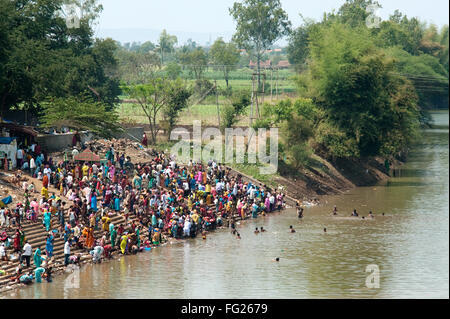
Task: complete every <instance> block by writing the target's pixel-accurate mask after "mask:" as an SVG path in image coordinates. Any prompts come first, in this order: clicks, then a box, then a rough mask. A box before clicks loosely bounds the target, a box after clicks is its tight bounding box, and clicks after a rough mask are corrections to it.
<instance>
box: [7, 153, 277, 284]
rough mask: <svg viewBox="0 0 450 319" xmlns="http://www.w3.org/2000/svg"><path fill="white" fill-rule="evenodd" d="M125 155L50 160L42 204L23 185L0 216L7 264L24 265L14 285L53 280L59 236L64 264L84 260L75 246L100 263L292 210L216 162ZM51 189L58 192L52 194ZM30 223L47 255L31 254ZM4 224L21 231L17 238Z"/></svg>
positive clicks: (159, 155) (45, 169) (44, 170)
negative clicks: (134, 159) (19, 198)
mask: <svg viewBox="0 0 450 319" xmlns="http://www.w3.org/2000/svg"><path fill="white" fill-rule="evenodd" d="M126 158H127V156H126V154H123V153H122V154H119V153H118V152H116V151H115V149H114V145H112V147H111V148H110V149H109V150H108V152H107V154H106V161H104V162H102V163H101V164H99V163H88V162H85V163H76V162H73V161H69V160H68V159H67V158H64V160H62V161H60V162H58V163H54V162H53V161H52V160H51V159H48V160H47V159H46V158H45V157H44V160H43V162H42V165H41V166H40V168H41V169H42V172H41V171H40V170H39V171H38V172H36V173H37V174H36V175H37V176H43V177H42V188H41V192H40V199H39V200H38V197H39V196H38V194H37V193H35V190H30V188H29V185H30V184H29V183H28V182H26V181H24V182H23V183H22V187H23V191H24V194H25V198H26V200H25V203H17V204H16V208H15V209H13V210H10V209H8V208H2V209H1V211H0V217H1V216H3V217H2V221H3V218H4V219H5V222H4V223H2V230H3V231H2V241H3V243H2V245H4V246H2V247H3V249H0V254H1V256H0V257H1V258H2V259H3V260H5V261H8V260H9V257H10V256H8V249H10V248H12V249H13V254H14V255H18V256H19V257H18V258H17V256H15V257H16V258H15V260H16V261H18V266H17V268H16V273H15V276H13V277H12V278H11V280H12V281H13V282H22V283H31V282H32V281H33V280H35V281H36V282H40V281H41V277H44V278H47V280H51V273H52V266H53V262H54V258H53V257H54V256H53V249H54V241H55V238H60V239H62V240H64V265H65V266H67V265H69V264H73V263H79V262H80V253H78V254H73V253H72V254H71V247H72V248H73V247H75V248H76V250H77V251H83V252H85V253H86V252H89V253H90V254H91V255H92V261H93V262H101V260H102V259H103V258H110V257H111V255H112V254H113V253H120V254H124V255H126V254H135V253H138V252H141V251H144V250H151V249H152V247H154V246H158V245H160V244H161V243H162V242H163V241H166V240H167V239H168V238H169V237H172V238H173V239H184V238H195V237H196V236H197V235H198V234H201V235H202V237H203V238H204V239H206V232H207V231H208V230H213V229H215V228H216V227H220V226H223V225H224V224H225V223H227V224H229V223H230V222H231V223H232V222H233V221H234V218H236V217H237V218H240V219H246V218H249V217H250V218H257V217H258V215H259V214H266V213H269V212H272V211H274V210H278V209H282V208H283V207H284V205H285V203H284V195H283V194H282V193H281V192H276V191H273V190H271V189H269V188H268V187H265V186H261V185H260V186H258V185H255V184H253V183H252V182H245V181H244V180H243V178H242V176H240V175H233V174H231V173H230V170H229V169H228V168H226V167H225V166H223V165H221V164H218V163H216V162H215V161H212V160H211V161H209V162H208V163H205V164H202V163H194V162H192V161H191V162H189V164H188V165H186V166H180V165H178V164H177V162H176V160H175V158H174V157H171V156H168V155H166V154H164V153H158V152H155V151H153V153H152V156H151V157H150V160H149V161H148V162H147V163H133V165H125V164H126V160H125V159H126ZM128 161H129V160H128ZM130 167H132V169H130ZM49 186H52V187H54V188H55V189H57V190H58V191H56V192H52V193H49ZM117 215H120V216H122V220H123V222H119V223H118V224H114V223H113V222H112V219H113V217H114V216H117ZM55 220H56V221H57V222H55ZM6 221H7V223H6ZM10 221H11V223H10ZM24 223H42V227H43V228H45V233H46V239H45V250H44V251H41V247H36V249H35V250H34V252H32V253H30V251H31V250H32V247H31V245H30V244H29V243H27V240H26V234H25V231H24V229H23V227H22V224H24ZM4 226H5V227H7V228H10V229H11V227H17V229H16V233H15V235H14V236H12V238H11V236H8V234H7V233H6V231H5V229H3V227H4ZM96 233H97V234H98V233H100V235H98V236H96V235H95V234H96ZM11 246H12V247H11ZM31 255H32V256H33V264H34V266H35V267H34V269H33V270H31V271H28V272H23V271H22V269H25V268H29V267H27V266H30V258H31ZM24 262H26V265H25V264H24Z"/></svg>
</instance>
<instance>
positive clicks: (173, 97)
mask: <svg viewBox="0 0 450 319" xmlns="http://www.w3.org/2000/svg"><path fill="white" fill-rule="evenodd" d="M191 95H192V90H191V89H190V88H188V87H186V86H185V85H184V84H183V82H182V81H181V79H177V80H175V81H174V82H172V86H171V89H170V91H169V100H168V102H167V104H166V105H165V106H164V108H163V109H162V118H163V119H164V120H165V121H166V123H167V131H168V139H170V133H171V132H172V130H173V128H174V127H175V124H176V123H177V121H178V117H179V116H180V113H181V111H182V110H183V109H185V108H186V107H187V106H188V100H189V98H190V97H191Z"/></svg>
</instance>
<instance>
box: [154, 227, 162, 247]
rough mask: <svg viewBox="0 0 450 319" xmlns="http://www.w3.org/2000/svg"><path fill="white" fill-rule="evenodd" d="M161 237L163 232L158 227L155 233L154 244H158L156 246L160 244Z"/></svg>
mask: <svg viewBox="0 0 450 319" xmlns="http://www.w3.org/2000/svg"><path fill="white" fill-rule="evenodd" d="M160 237H161V234H160V232H159V229H158V228H156V229H155V231H154V233H153V245H156V246H158V245H159V241H160Z"/></svg>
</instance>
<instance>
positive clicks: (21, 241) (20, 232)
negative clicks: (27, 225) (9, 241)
mask: <svg viewBox="0 0 450 319" xmlns="http://www.w3.org/2000/svg"><path fill="white" fill-rule="evenodd" d="M19 234H20V247H23V245H24V244H25V232H24V231H23V230H22V227H21V226H19Z"/></svg>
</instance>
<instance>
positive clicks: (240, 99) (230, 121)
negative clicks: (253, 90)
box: [221, 90, 251, 129]
mask: <svg viewBox="0 0 450 319" xmlns="http://www.w3.org/2000/svg"><path fill="white" fill-rule="evenodd" d="M250 103H251V94H250V92H249V91H247V90H240V91H235V92H233V95H232V96H231V105H225V106H224V107H223V108H222V112H221V113H222V116H221V118H222V121H221V126H222V127H221V128H222V129H226V128H231V127H233V125H234V124H236V123H237V122H238V120H239V116H240V115H242V114H243V113H244V112H245V110H246V108H247V107H248V106H249V105H250Z"/></svg>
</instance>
